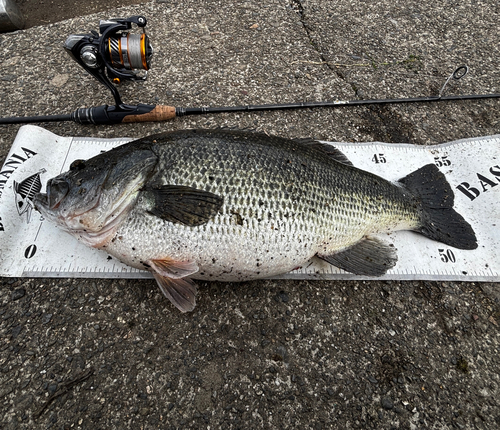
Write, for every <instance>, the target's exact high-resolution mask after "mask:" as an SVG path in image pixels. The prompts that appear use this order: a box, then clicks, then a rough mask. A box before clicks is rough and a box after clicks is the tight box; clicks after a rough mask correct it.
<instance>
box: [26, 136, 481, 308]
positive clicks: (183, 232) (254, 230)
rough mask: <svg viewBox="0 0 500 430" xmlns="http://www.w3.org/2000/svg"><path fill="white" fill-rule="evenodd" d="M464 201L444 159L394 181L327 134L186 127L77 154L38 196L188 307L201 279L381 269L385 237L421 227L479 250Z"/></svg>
mask: <svg viewBox="0 0 500 430" xmlns="http://www.w3.org/2000/svg"><path fill="white" fill-rule="evenodd" d="M453 200H454V195H453V191H452V190H451V188H450V186H449V184H448V183H447V181H446V179H445V177H444V175H443V174H442V173H441V172H440V171H439V170H438V168H437V167H436V166H435V165H433V164H429V165H426V166H424V167H422V168H420V169H419V170H417V171H415V172H413V173H411V174H409V175H408V176H406V177H404V178H402V179H401V180H400V181H398V182H397V183H392V182H389V181H387V180H385V179H383V178H381V177H379V176H376V175H374V174H371V173H368V172H366V171H363V170H360V169H357V168H355V167H353V166H352V164H351V163H350V162H349V160H348V159H347V158H346V157H345V156H344V155H343V154H342V153H341V152H340V151H338V150H337V149H335V148H334V147H332V146H330V145H324V144H321V143H319V142H316V141H312V140H290V139H284V138H280V137H273V136H268V135H265V134H260V133H254V132H249V131H237V130H187V131H176V132H170V133H164V134H159V135H155V136H150V137H145V138H143V139H139V140H136V141H133V142H129V143H127V144H125V145H122V146H119V147H117V148H114V149H112V150H110V151H108V152H106V153H103V154H100V155H98V156H96V157H93V158H91V159H89V160H87V161H83V160H76V161H74V162H73V163H72V164H71V166H70V170H69V171H68V172H66V173H63V174H61V175H59V176H57V177H55V178H53V179H50V180H49V181H48V182H47V187H46V193H45V194H43V193H38V194H37V195H36V196H35V198H34V203H35V207H36V209H37V210H39V211H40V212H41V213H42V214H43V216H44V217H45V218H46V219H48V220H49V221H52V222H54V223H55V224H57V225H58V226H59V227H61V228H62V229H64V230H65V231H67V232H68V233H70V234H72V235H73V236H75V237H76V238H77V239H78V240H80V241H82V242H84V243H85V244H87V245H89V246H92V247H94V248H99V249H103V250H105V251H107V252H108V253H109V254H111V255H113V256H114V257H116V258H117V259H119V260H120V261H122V262H123V263H125V264H127V265H129V266H132V267H135V268H138V269H143V270H144V269H147V270H149V271H150V272H151V273H152V274H153V275H154V277H155V279H156V281H157V282H158V285H159V286H160V288H161V291H162V292H163V293H164V295H165V296H166V297H167V298H168V299H169V300H170V301H171V302H172V303H173V304H174V305H175V306H176V307H177V308H179V309H180V310H181V311H183V312H186V311H191V310H192V309H193V308H194V307H195V294H196V290H197V288H196V285H195V283H194V282H193V280H192V279H204V280H220V281H243V280H249V279H257V278H265V277H269V276H273V275H278V274H281V273H286V272H288V271H290V270H292V269H294V268H296V267H298V266H302V265H304V264H306V263H307V262H308V261H309V260H310V259H311V258H312V257H314V256H317V257H319V258H321V259H323V260H325V261H327V262H329V263H331V264H332V265H335V266H336V267H339V268H341V269H343V270H346V271H348V272H351V273H354V274H358V275H369V276H381V275H383V274H385V273H386V272H387V270H389V269H390V268H392V267H393V266H394V265H395V264H396V261H397V256H396V250H395V249H394V247H393V246H392V245H390V244H387V243H385V242H384V241H382V240H381V239H379V238H377V237H376V236H375V235H376V234H378V233H383V232H390V231H395V230H413V231H416V232H419V233H421V234H423V235H425V236H427V237H429V238H431V239H433V240H436V241H440V242H443V243H445V244H447V245H450V246H453V247H456V248H461V249H474V248H476V247H477V243H476V237H475V234H474V231H473V230H472V227H471V226H470V225H469V224H468V223H467V222H466V221H465V220H464V219H463V217H462V216H461V215H459V214H458V213H457V212H456V211H455V210H454V209H453Z"/></svg>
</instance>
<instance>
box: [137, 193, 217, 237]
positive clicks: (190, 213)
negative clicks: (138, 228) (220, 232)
mask: <svg viewBox="0 0 500 430" xmlns="http://www.w3.org/2000/svg"><path fill="white" fill-rule="evenodd" d="M143 192H146V193H150V194H152V195H153V197H154V202H155V203H154V207H153V208H152V209H150V211H149V212H150V213H151V214H153V215H155V216H157V217H160V218H162V219H164V220H165V221H169V222H173V223H181V224H184V225H187V226H190V227H195V226H198V225H202V224H205V223H207V222H208V221H209V220H210V219H211V218H213V217H214V216H215V215H216V214H217V212H219V210H220V208H221V207H222V203H223V201H224V199H223V198H222V197H220V196H218V195H216V194H213V193H210V192H208V191H203V190H198V189H196V188H192V187H185V186H182V185H163V186H159V187H151V188H146V189H144V190H143Z"/></svg>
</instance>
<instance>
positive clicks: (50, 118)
mask: <svg viewBox="0 0 500 430" xmlns="http://www.w3.org/2000/svg"><path fill="white" fill-rule="evenodd" d="M72 120H73V117H72V115H71V114H63V115H42V116H11V117H10V118H0V124H27V123H31V122H57V121H72Z"/></svg>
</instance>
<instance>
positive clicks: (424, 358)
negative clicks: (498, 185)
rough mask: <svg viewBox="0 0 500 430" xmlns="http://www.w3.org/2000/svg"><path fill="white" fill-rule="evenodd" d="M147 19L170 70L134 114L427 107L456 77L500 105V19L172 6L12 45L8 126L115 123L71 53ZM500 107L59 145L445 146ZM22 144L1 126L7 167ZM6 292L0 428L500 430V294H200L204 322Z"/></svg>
mask: <svg viewBox="0 0 500 430" xmlns="http://www.w3.org/2000/svg"><path fill="white" fill-rule="evenodd" d="M139 13H140V14H143V15H145V16H146V17H148V18H149V24H148V27H147V29H148V30H149V35H150V37H151V40H152V43H153V45H154V47H155V56H154V60H153V67H152V70H151V73H150V75H149V78H148V80H147V82H145V83H140V84H133V83H130V84H124V85H122V87H121V92H122V95H123V99H124V100H125V101H126V102H130V103H137V102H142V103H150V104H167V105H174V106H205V105H235V104H262V103H275V102H276V103H278V102H292V101H303V100H325V99H335V98H340V99H355V98H386V97H389V98H393V97H414V96H425V95H433V94H437V92H439V89H440V87H441V86H442V84H443V83H444V81H445V79H446V77H447V76H448V75H449V74H450V73H451V72H452V71H453V70H454V69H455V67H457V66H459V65H461V64H467V65H469V67H470V68H471V70H470V73H469V75H468V76H467V77H466V78H464V79H463V80H462V81H460V82H459V83H453V84H452V85H450V87H449V88H448V90H447V91H448V92H449V93H454V94H469V93H491V92H500V81H499V79H498V66H497V61H498V58H500V47H499V36H500V31H499V29H498V22H500V6H499V4H498V2H496V1H493V0H487V1H465V2H452V1H447V2H433V1H430V0H420V1H414V0H410V1H404V2H403V1H400V0H397V1H395V2H392V1H388V0H384V1H380V2H365V1H359V2H355V1H352V0H339V1H335V2H334V1H320V0H310V1H306V0H303V1H299V0H290V1H286V0H266V1H262V2H252V1H247V2H244V1H239V2H238V1H230V0H218V1H217V0H182V1H177V2H171V1H155V2H148V3H144V4H141V5H133V6H126V7H123V8H121V9H113V10H109V11H107V12H102V13H98V14H95V15H90V16H84V17H79V18H75V19H69V20H65V21H61V22H57V23H54V24H48V25H43V26H38V27H33V28H30V29H28V30H24V31H19V32H15V33H9V34H2V35H0V63H1V67H0V80H1V83H2V85H1V87H0V106H1V111H0V113H1V116H10V115H38V114H49V113H67V112H71V111H73V110H74V109H76V108H77V107H84V106H96V105H100V104H104V103H108V104H111V103H112V99H111V96H110V95H109V94H108V93H107V90H105V89H104V87H101V86H100V85H99V84H98V83H97V82H96V81H95V80H93V79H92V78H90V77H89V76H87V75H86V74H85V72H84V71H83V70H82V69H80V68H79V66H77V65H76V63H75V62H73V61H72V60H70V59H69V57H68V56H67V55H66V54H65V53H64V52H63V50H62V48H61V45H62V42H63V41H64V40H65V39H66V37H67V35H68V34H70V33H82V32H87V31H88V30H90V29H97V26H98V20H99V19H101V18H107V17H116V16H130V15H135V14H139ZM499 103H500V102H499V101H498V100H489V101H484V100H483V101H469V102H453V103H441V104H433V105H406V106H403V105H398V106H389V107H388V106H386V107H371V108H339V109H315V110H303V111H284V112H265V113H258V114H250V113H240V114H223V115H208V116H200V117H184V118H178V119H176V120H174V121H172V122H168V123H161V124H160V123H156V124H128V125H117V126H100V127H94V126H80V125H77V124H73V123H58V124H56V123H54V124H44V127H45V128H47V129H48V130H51V131H53V132H55V133H57V134H61V135H78V136H100V137H118V136H130V137H139V136H144V135H147V134H152V133H155V132H158V131H164V130H165V131H166V130H176V129H184V128H193V127H221V126H223V127H239V128H252V129H255V130H259V131H266V132H269V133H273V134H278V135H281V136H285V137H315V138H320V139H324V140H329V141H374V140H380V141H386V142H394V143H395V142H410V143H415V144H434V143H440V142H446V141H451V140H455V139H460V138H465V137H473V136H484V135H490V134H498V133H499V132H500V110H499V106H500V105H499ZM18 128H19V126H2V127H1V129H0V159H1V160H4V158H5V156H6V154H7V152H8V150H9V147H10V145H11V144H12V142H13V139H14V137H15V135H16V133H17V130H18ZM47 150H50V148H47ZM68 240H72V239H71V238H69V237H68ZM0 282H1V289H0V336H1V339H2V340H1V342H0V428H5V429H18V428H21V429H32V428H82V429H84V428H85V429H87V428H102V429H123V428H131V429H136V428H137V429H140V428H144V429H150V428H165V429H170V428H172V429H173V428H179V429H180V428H211V429H215V428H225V429H237V428H252V429H253V428H311V429H320V428H333V429H337V428H338V429H349V428H359V429H364V428H376V429H392V428H402V429H421V428H429V429H453V428H460V429H468V428H471V429H476V428H478V429H493V428H498V427H500V405H499V403H500V401H499V399H500V376H499V375H500V358H499V341H500V335H499V327H498V324H500V285H499V284H498V283H497V284H492V283H456V282H423V281H422V282H421V281H418V282H417V281H407V282H395V281H391V282H380V281H377V282H368V281H345V282H330V281H297V282H294V281H274V280H273V281H270V280H268V281H256V282H246V283H241V284H237V283H227V284H224V283H217V282H213V283H208V282H200V286H201V288H200V292H199V295H198V305H197V307H196V309H195V311H194V312H192V313H190V314H186V315H182V314H180V313H178V312H177V310H175V309H174V308H173V306H172V305H171V304H170V303H169V302H168V301H167V300H166V299H165V298H164V297H163V296H162V295H161V293H160V292H159V290H158V289H157V288H156V286H155V285H154V283H153V282H152V281H133V280H100V279H95V280H94V279H92V280H91V279H87V280H82V279H5V278H4V279H1V280H0ZM89 369H91V370H92V372H93V373H92V374H91V375H90V377H88V378H87V379H85V377H86V376H88V375H89V374H90V373H82V372H85V371H89ZM79 376H80V377H82V378H81V379H80V380H78V379H76V380H75V378H78V377H79ZM71 381H73V382H74V383H73V385H71V384H70V385H68V383H69V382H71ZM55 394H56V397H55V398H54V400H53V401H52V402H51V403H50V404H49V405H48V407H47V408H46V409H45V410H44V411H43V412H42V414H41V415H40V416H39V417H37V412H38V411H40V409H41V408H42V407H43V406H44V404H45V403H46V402H47V401H48V399H50V398H51V397H50V396H51V395H55Z"/></svg>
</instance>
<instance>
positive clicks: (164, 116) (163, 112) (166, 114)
mask: <svg viewBox="0 0 500 430" xmlns="http://www.w3.org/2000/svg"><path fill="white" fill-rule="evenodd" d="M173 118H175V107H173V106H164V105H157V106H155V107H154V109H153V110H152V111H150V112H148V113H143V114H141V115H127V116H126V117H125V118H123V120H122V122H148V121H151V122H157V121H166V120H168V119H173Z"/></svg>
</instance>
